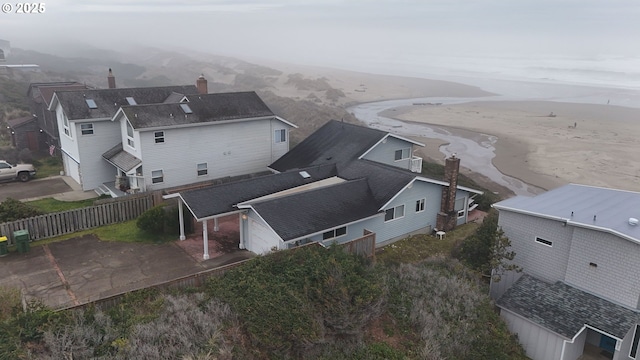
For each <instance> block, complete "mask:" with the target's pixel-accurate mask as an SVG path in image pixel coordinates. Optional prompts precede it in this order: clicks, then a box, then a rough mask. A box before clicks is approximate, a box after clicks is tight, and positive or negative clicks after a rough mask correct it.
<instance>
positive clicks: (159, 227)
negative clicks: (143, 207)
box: [136, 205, 166, 234]
mask: <svg viewBox="0 0 640 360" xmlns="http://www.w3.org/2000/svg"><path fill="white" fill-rule="evenodd" d="M165 223H166V215H165V211H164V205H158V206H154V207H153V208H151V209H149V210H147V211H145V212H144V213H143V214H142V215H140V217H138V220H136V225H137V226H138V228H139V229H141V230H143V231H147V232H149V233H152V234H162V233H163V232H164V226H165Z"/></svg>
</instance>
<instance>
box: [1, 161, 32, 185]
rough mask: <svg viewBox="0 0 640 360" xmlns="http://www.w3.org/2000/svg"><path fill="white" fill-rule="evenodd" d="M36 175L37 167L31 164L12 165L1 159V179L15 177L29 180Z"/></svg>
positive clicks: (13, 178) (12, 178)
mask: <svg viewBox="0 0 640 360" xmlns="http://www.w3.org/2000/svg"><path fill="white" fill-rule="evenodd" d="M34 176H36V168H35V167H33V165H31V164H18V165H11V164H10V163H8V162H6V161H4V160H0V181H1V180H15V179H17V180H20V181H29V179H31V178H32V177H34Z"/></svg>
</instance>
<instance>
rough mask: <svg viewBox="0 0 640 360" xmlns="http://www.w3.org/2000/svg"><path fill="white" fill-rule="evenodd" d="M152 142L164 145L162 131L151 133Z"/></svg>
mask: <svg viewBox="0 0 640 360" xmlns="http://www.w3.org/2000/svg"><path fill="white" fill-rule="evenodd" d="M153 141H154V142H155V143H156V144H164V142H165V136H164V131H154V132H153Z"/></svg>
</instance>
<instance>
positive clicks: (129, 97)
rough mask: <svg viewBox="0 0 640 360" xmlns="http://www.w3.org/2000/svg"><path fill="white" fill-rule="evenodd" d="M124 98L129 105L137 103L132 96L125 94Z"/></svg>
mask: <svg viewBox="0 0 640 360" xmlns="http://www.w3.org/2000/svg"><path fill="white" fill-rule="evenodd" d="M126 99H127V102H128V103H129V105H138V103H137V102H136V99H134V98H133V97H131V96H127V97H126Z"/></svg>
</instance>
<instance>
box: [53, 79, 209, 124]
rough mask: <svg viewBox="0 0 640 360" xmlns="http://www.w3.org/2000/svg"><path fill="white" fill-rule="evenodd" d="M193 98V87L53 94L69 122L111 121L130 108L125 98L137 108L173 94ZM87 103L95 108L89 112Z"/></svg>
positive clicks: (119, 89)
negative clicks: (122, 108)
mask: <svg viewBox="0 0 640 360" xmlns="http://www.w3.org/2000/svg"><path fill="white" fill-rule="evenodd" d="M174 92H176V93H180V94H196V93H197V92H198V90H197V89H196V87H195V85H185V86H160V87H147V88H116V89H98V90H70V91H58V92H56V94H57V97H58V100H59V101H60V103H61V104H62V107H63V109H64V111H65V114H66V115H67V117H68V118H69V120H77V119H98V118H112V117H113V115H115V114H116V112H117V111H118V109H120V107H121V106H124V105H129V103H128V102H127V99H126V98H127V97H133V98H134V99H135V100H136V102H137V103H138V104H158V103H162V102H163V101H165V99H166V98H167V97H169V96H170V95H171V94H172V93H174ZM86 99H93V101H95V103H96V105H97V108H96V109H90V108H89V106H88V105H87V103H86V101H85V100H86Z"/></svg>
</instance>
